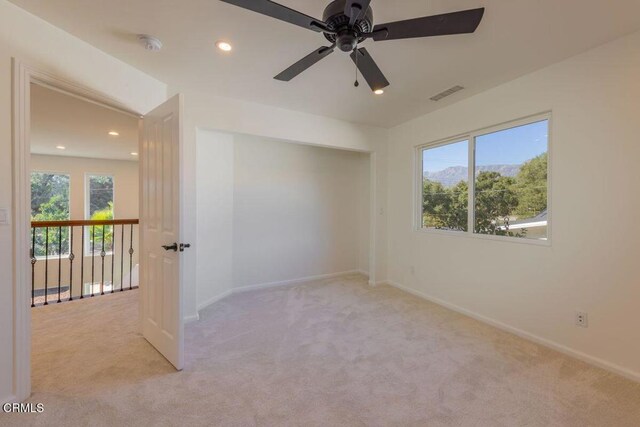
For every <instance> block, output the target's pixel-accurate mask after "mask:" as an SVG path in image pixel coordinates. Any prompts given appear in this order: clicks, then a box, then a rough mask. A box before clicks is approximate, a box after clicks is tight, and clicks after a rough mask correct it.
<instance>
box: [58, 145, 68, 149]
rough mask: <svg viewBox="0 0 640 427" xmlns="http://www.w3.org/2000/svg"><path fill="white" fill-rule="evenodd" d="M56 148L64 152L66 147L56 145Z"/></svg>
mask: <svg viewBox="0 0 640 427" xmlns="http://www.w3.org/2000/svg"><path fill="white" fill-rule="evenodd" d="M56 148H57V149H58V150H66V149H67V147H65V146H64V145H56Z"/></svg>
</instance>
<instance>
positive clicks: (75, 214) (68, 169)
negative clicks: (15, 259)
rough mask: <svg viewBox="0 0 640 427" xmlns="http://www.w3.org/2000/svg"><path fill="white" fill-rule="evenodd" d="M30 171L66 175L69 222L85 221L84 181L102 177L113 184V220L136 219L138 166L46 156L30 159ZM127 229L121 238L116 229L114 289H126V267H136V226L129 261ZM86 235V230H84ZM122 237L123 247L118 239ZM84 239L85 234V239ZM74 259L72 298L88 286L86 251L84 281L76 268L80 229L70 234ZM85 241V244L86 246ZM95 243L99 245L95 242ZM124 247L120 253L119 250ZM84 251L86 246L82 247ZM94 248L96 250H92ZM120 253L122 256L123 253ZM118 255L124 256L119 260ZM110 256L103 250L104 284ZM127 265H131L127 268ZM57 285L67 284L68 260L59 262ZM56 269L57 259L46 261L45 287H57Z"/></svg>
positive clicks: (40, 279) (40, 283)
mask: <svg viewBox="0 0 640 427" xmlns="http://www.w3.org/2000/svg"><path fill="white" fill-rule="evenodd" d="M31 170H32V171H33V172H49V173H50V172H55V173H62V174H66V175H69V181H70V182H69V205H70V206H69V207H70V219H72V220H77V219H86V216H85V213H86V210H85V207H86V204H87V202H88V201H87V199H86V197H85V195H86V191H85V190H86V177H87V175H89V174H98V175H100V174H104V175H111V176H113V184H114V201H113V202H114V204H113V207H114V218H115V219H137V218H138V206H139V203H138V184H139V177H138V162H136V161H126V160H106V159H88V158H80V157H67V156H49V155H39V154H32V155H31ZM129 227H130V226H128V225H127V226H125V233H124V236H122V230H121V228H120V226H116V229H115V233H114V237H115V240H114V241H115V253H116V259H115V262H114V263H113V270H114V271H113V278H114V280H115V284H116V287H119V286H120V283H121V281H124V282H125V283H124V284H125V286H128V285H129V282H128V281H127V274H128V273H129V270H130V267H132V266H135V265H136V264H137V263H138V256H139V250H138V248H139V246H138V243H139V238H138V226H134V229H133V232H134V233H133V249H134V253H133V259H130V258H129V254H128V253H126V251H128V249H129V242H130V238H131V234H130V228H129ZM86 232H87V233H89V228H87V229H86ZM122 237H124V244H123V243H122V240H121V238H122ZM86 238H88V234H87V236H86ZM73 240H74V242H73V247H74V256H75V257H76V258H75V263H74V266H75V267H74V269H73V276H74V277H73V287H72V292H73V296H74V297H75V296H79V295H80V286H78V285H79V284H80V283H81V282H82V283H91V280H90V277H91V276H90V273H89V271H88V269H89V266H90V263H91V256H89V255H88V252H89V251H88V250H85V261H84V262H85V266H86V270H87V271H86V272H85V276H84V278H81V274H80V273H81V269H80V268H79V262H80V256H81V254H82V250H81V247H82V234H81V229H80V228H78V227H76V228H75V230H74V239H73ZM87 242H88V239H87V240H85V244H87ZM98 242H99V241H98ZM123 246H124V249H123ZM86 248H87V249H88V248H89V246H86ZM96 248H97V246H96ZM123 250H124V253H123ZM121 255H125V256H124V258H122V259H121V257H120V256H121ZM111 256H112V255H111V254H110V251H109V250H108V249H107V256H106V257H105V265H107V267H108V268H106V270H105V278H104V280H105V282H111V281H112V275H111V265H112V264H111V262H112V259H111ZM96 261H97V262H98V265H99V262H100V257H99V256H96ZM130 264H131V265H130ZM61 266H62V267H61V282H62V286H67V285H68V284H69V279H70V277H69V275H70V268H69V260H68V259H67V258H62V260H61ZM121 267H122V269H124V274H122V272H121ZM57 268H58V259H57V258H55V257H52V259H51V260H50V261H49V271H50V272H51V275H50V277H49V285H51V284H52V283H54V284H56V285H57ZM96 272H97V275H96V276H95V283H98V282H100V281H101V280H102V277H101V273H100V269H99V268H98V269H97V270H96ZM44 276H45V262H44V261H43V260H39V261H38V262H36V264H35V288H36V289H42V288H44V283H45V277H44Z"/></svg>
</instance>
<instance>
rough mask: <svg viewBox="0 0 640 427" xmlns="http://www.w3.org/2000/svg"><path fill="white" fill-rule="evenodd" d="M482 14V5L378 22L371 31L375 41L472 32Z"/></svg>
mask: <svg viewBox="0 0 640 427" xmlns="http://www.w3.org/2000/svg"><path fill="white" fill-rule="evenodd" d="M482 15H484V7H481V8H479V9H469V10H463V11H460V12H452V13H445V14H442V15H433V16H425V17H423V18H415V19H407V20H406V21H396V22H389V23H386V24H378V25H376V26H374V27H373V31H372V32H371V34H372V38H373V39H374V40H375V41H380V40H396V39H409V38H415V37H432V36H446V35H450V34H467V33H473V32H474V31H475V30H476V28H478V25H479V24H480V21H481V20H482Z"/></svg>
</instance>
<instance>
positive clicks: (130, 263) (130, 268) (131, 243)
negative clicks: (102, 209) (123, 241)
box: [129, 224, 133, 289]
mask: <svg viewBox="0 0 640 427" xmlns="http://www.w3.org/2000/svg"><path fill="white" fill-rule="evenodd" d="M129 243H130V245H129V289H132V288H131V280H132V276H133V224H131V238H130V239H129Z"/></svg>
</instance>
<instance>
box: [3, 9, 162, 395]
mask: <svg viewBox="0 0 640 427" xmlns="http://www.w3.org/2000/svg"><path fill="white" fill-rule="evenodd" d="M12 57H17V58H19V59H20V60H22V61H25V62H26V63H27V64H29V65H31V66H33V67H36V68H38V69H40V70H43V71H47V72H51V73H54V74H56V75H58V76H60V77H62V78H66V79H68V80H72V81H75V82H78V83H80V84H83V85H85V86H89V87H91V88H92V89H94V90H95V91H97V92H101V93H105V94H108V95H110V96H111V97H112V98H115V99H117V100H118V101H119V102H121V103H122V104H124V105H127V106H129V107H130V108H131V109H133V110H136V111H140V112H143V113H144V112H147V111H149V110H150V109H151V108H152V107H154V106H155V105H157V104H159V103H161V102H162V101H163V100H164V99H165V98H166V86H165V85H164V84H163V83H161V82H159V81H157V80H155V79H153V78H151V77H149V76H147V75H145V74H143V73H142V72H140V71H138V70H136V69H134V68H133V67H130V66H129V65H126V64H124V63H123V62H121V61H118V60H116V59H114V58H112V57H110V56H108V55H106V54H105V53H104V52H102V51H100V50H98V49H96V48H94V47H92V46H90V45H88V44H86V43H84V42H82V41H80V40H78V39H77V38H75V37H72V36H71V35H69V34H67V33H65V32H63V31H61V30H59V29H57V28H55V27H53V26H52V25H50V24H48V23H46V22H44V21H42V20H40V19H39V18H36V17H34V16H33V15H30V14H28V13H26V12H24V11H23V10H21V9H19V8H18V7H16V6H14V5H13V4H11V3H9V2H8V1H6V0H0V208H9V209H13V204H12V185H11V182H12V159H11V154H10V153H11V128H12V124H11V117H12V112H11V87H12V86H11V58H12ZM11 230H12V228H11V226H0V272H1V274H0V325H2V328H0V343H2V345H0V401H4V400H6V399H9V398H10V397H11V396H12V395H13V374H12V372H13V342H14V341H13V308H12V307H13V286H14V283H13V265H14V262H13V261H14V258H13V253H12V231H11Z"/></svg>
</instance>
